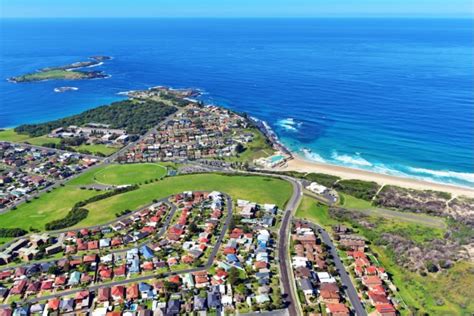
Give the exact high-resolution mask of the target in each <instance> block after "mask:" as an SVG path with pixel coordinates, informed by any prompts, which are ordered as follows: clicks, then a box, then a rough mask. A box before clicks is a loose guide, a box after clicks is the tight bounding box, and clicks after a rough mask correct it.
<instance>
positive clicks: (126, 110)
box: [15, 100, 177, 137]
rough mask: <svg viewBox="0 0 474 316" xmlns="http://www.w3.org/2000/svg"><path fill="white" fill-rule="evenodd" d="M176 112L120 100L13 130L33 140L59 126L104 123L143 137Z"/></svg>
mask: <svg viewBox="0 0 474 316" xmlns="http://www.w3.org/2000/svg"><path fill="white" fill-rule="evenodd" d="M176 111H177V109H176V107H173V106H169V105H166V104H164V103H162V102H156V101H152V100H143V101H142V100H140V101H137V100H123V101H117V102H114V103H112V104H110V105H103V106H100V107H97V108H94V109H91V110H87V111H85V112H82V113H80V114H76V115H73V116H69V117H66V118H62V119H58V120H54V121H50V122H46V123H39V124H24V125H20V126H18V127H16V128H15V132H17V133H19V134H28V135H30V136H31V137H37V136H41V135H46V134H48V133H50V132H51V131H52V130H54V129H56V128H59V127H65V126H70V125H78V126H82V125H84V124H87V123H91V122H94V123H102V124H108V125H110V127H111V128H121V129H126V130H127V132H128V133H129V134H144V133H145V132H146V131H147V130H149V129H150V128H152V127H153V126H156V125H157V124H158V123H159V122H161V121H162V120H164V119H165V118H166V117H167V116H169V115H171V114H172V113H174V112H176Z"/></svg>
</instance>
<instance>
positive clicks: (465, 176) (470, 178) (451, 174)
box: [408, 167, 474, 184]
mask: <svg viewBox="0 0 474 316" xmlns="http://www.w3.org/2000/svg"><path fill="white" fill-rule="evenodd" d="M408 170H410V171H411V172H413V173H421V174H425V175H429V176H430V177H435V178H451V179H458V180H461V181H466V182H470V183H473V184H474V173H467V172H456V171H449V170H431V169H424V168H414V167H408Z"/></svg>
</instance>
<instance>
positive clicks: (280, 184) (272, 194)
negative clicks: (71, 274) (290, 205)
mask: <svg viewBox="0 0 474 316" xmlns="http://www.w3.org/2000/svg"><path fill="white" fill-rule="evenodd" d="M186 190H193V191H197V190H202V191H212V190H217V191H222V192H226V193H228V194H230V195H231V196H232V198H233V199H246V200H250V201H255V202H258V203H274V204H277V205H278V206H280V207H283V206H284V205H285V203H286V202H287V201H288V199H289V198H290V196H291V194H292V187H291V184H290V183H288V182H286V181H284V180H280V179H274V178H267V177H259V176H228V175H219V174H195V175H185V176H184V175H183V176H176V177H169V178H165V179H163V180H162V181H158V182H153V183H150V184H144V185H142V186H140V189H139V190H135V191H130V192H127V193H124V194H120V195H116V196H113V197H111V198H108V199H105V200H102V201H98V202H95V203H92V204H89V205H88V206H87V209H88V210H89V212H90V213H89V216H88V217H87V218H86V219H85V220H84V221H82V222H81V223H80V225H79V226H81V225H82V226H88V225H92V224H97V223H100V222H105V221H108V220H112V219H114V218H115V213H117V212H120V211H123V210H126V209H130V210H134V209H137V208H139V207H140V206H143V205H146V204H149V203H151V202H152V200H153V199H159V198H163V197H166V196H169V195H172V194H176V193H179V192H183V191H186Z"/></svg>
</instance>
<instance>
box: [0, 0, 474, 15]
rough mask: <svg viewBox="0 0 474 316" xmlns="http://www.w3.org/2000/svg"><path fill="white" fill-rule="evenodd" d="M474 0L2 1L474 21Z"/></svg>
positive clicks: (89, 11) (22, 10) (25, 8)
mask: <svg viewBox="0 0 474 316" xmlns="http://www.w3.org/2000/svg"><path fill="white" fill-rule="evenodd" d="M473 3H474V1H472V0H0V17H3V18H12V17H63V18H64V17H368V16H370V17H372V16H376V17H380V16H384V17H386V16H390V17H473V16H474V8H473V7H474V4H473Z"/></svg>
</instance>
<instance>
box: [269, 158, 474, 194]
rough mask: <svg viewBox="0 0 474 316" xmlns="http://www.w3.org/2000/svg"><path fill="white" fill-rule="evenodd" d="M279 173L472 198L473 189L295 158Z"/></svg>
mask: <svg viewBox="0 0 474 316" xmlns="http://www.w3.org/2000/svg"><path fill="white" fill-rule="evenodd" d="M277 170H281V171H290V170H291V171H299V172H319V173H327V174H332V175H335V176H338V177H341V178H342V179H359V180H365V181H375V182H377V183H379V184H391V185H397V186H400V187H405V188H412V189H417V190H436V191H443V192H449V193H451V194H452V195H454V196H459V195H464V196H469V197H474V189H470V188H466V187H459V186H454V185H448V184H441V183H434V182H428V181H423V180H417V179H412V178H404V177H396V176H390V175H384V174H379V173H375V172H370V171H366V170H360V169H354V168H348V167H341V166H336V165H331V164H323V163H318V162H312V161H308V160H305V159H302V158H300V157H298V156H295V158H294V159H292V160H290V161H288V162H287V165H286V166H285V167H281V168H278V169H277Z"/></svg>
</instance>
